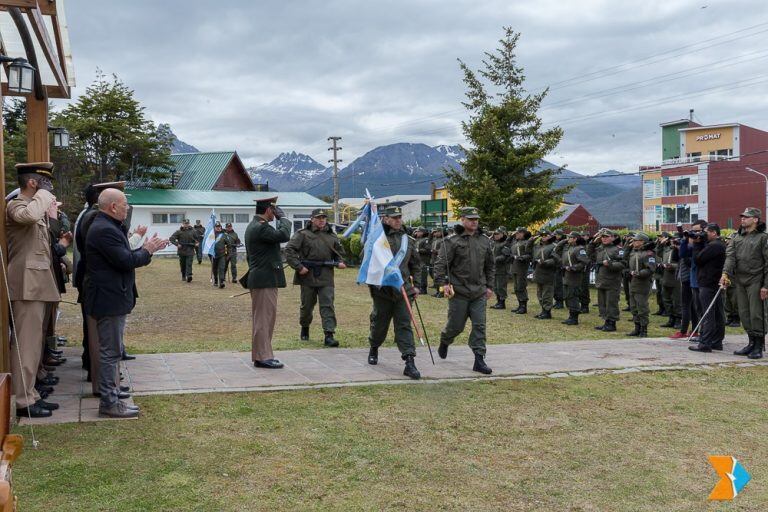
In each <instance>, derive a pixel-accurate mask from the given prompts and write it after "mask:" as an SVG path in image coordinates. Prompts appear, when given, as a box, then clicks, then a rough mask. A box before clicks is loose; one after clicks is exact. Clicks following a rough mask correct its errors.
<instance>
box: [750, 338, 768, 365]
mask: <svg viewBox="0 0 768 512" xmlns="http://www.w3.org/2000/svg"><path fill="white" fill-rule="evenodd" d="M764 349H765V336H755V348H753V349H752V352H750V353H749V355H748V356H747V357H748V358H750V359H762V358H763V350H764Z"/></svg>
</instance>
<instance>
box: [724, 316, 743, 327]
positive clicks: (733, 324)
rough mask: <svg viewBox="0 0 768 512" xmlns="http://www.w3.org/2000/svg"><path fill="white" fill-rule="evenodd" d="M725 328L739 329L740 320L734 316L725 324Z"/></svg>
mask: <svg viewBox="0 0 768 512" xmlns="http://www.w3.org/2000/svg"><path fill="white" fill-rule="evenodd" d="M725 326H726V327H741V319H740V318H739V317H738V316H734V317H733V318H731V320H730V321H729V322H728V323H727V324H725Z"/></svg>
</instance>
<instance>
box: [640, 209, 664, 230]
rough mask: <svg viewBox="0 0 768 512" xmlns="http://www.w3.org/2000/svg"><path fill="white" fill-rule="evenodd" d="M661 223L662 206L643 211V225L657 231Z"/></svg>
mask: <svg viewBox="0 0 768 512" xmlns="http://www.w3.org/2000/svg"><path fill="white" fill-rule="evenodd" d="M659 222H661V206H658V205H655V206H646V207H645V208H644V209H643V225H645V226H652V227H653V229H656V226H657V223H659Z"/></svg>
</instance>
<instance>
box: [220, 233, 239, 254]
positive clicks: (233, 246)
mask: <svg viewBox="0 0 768 512" xmlns="http://www.w3.org/2000/svg"><path fill="white" fill-rule="evenodd" d="M224 234H225V235H227V238H229V249H228V250H227V254H229V255H230V256H231V255H233V254H237V246H238V245H240V244H241V243H242V242H241V241H240V237H239V236H237V233H236V232H235V230H234V229H233V230H232V231H227V230H226V229H225V230H224Z"/></svg>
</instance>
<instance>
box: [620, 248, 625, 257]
mask: <svg viewBox="0 0 768 512" xmlns="http://www.w3.org/2000/svg"><path fill="white" fill-rule="evenodd" d="M622 256H624V249H619V257H622Z"/></svg>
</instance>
